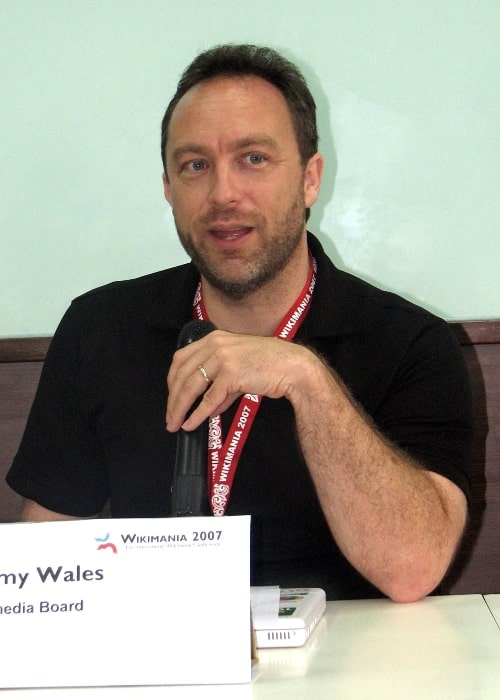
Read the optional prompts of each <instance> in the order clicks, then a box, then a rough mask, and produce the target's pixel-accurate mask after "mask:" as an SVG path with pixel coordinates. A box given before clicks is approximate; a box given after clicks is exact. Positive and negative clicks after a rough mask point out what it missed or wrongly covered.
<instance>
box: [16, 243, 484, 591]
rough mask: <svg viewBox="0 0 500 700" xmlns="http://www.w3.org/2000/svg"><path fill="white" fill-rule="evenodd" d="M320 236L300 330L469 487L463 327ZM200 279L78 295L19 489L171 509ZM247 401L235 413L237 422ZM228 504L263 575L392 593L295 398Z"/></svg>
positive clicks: (357, 389)
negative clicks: (351, 549) (176, 430)
mask: <svg viewBox="0 0 500 700" xmlns="http://www.w3.org/2000/svg"><path fill="white" fill-rule="evenodd" d="M309 242H310V246H311V249H312V252H313V254H314V256H315V257H316V260H317V264H318V279H317V283H316V289H315V292H314V298H313V302H312V306H311V310H310V312H309V314H308V316H307V318H306V320H305V322H304V324H303V325H302V327H301V329H300V331H299V333H298V335H297V337H296V341H299V342H302V343H305V344H307V345H310V346H311V347H314V348H315V349H316V350H318V351H319V352H321V353H322V355H323V356H324V357H325V358H326V359H327V360H328V362H329V363H330V365H331V366H332V367H333V368H334V369H335V370H336V371H337V372H338V373H339V375H340V376H341V377H342V379H343V381H344V382H345V383H346V385H347V386H348V388H349V389H350V391H351V392H352V394H353V395H354V397H355V399H356V400H357V401H358V402H359V403H360V404H361V405H362V406H363V407H364V409H365V410H366V412H367V413H368V414H369V415H370V416H371V417H372V419H373V420H374V422H375V424H376V425H377V426H378V427H379V429H380V430H381V431H382V432H383V433H385V434H386V435H387V436H388V437H389V438H390V439H391V440H392V441H394V442H395V443H397V444H398V445H399V446H400V447H402V448H403V449H405V450H407V451H408V452H409V453H410V454H411V455H413V456H414V457H415V458H416V459H417V460H419V461H420V463H421V464H422V465H423V466H425V467H426V468H428V469H431V470H433V471H435V472H438V473H440V474H442V475H444V476H446V477H448V478H449V479H451V480H452V481H453V482H455V483H456V484H457V485H458V486H459V487H460V488H461V489H462V490H463V491H464V492H465V494H466V496H467V497H468V498H469V496H470V482H469V476H468V452H469V441H470V435H471V422H472V421H471V409H470V396H469V385H468V378H467V372H466V369H465V365H464V361H463V358H462V354H461V350H460V347H459V346H458V343H457V342H456V340H455V337H454V335H453V333H452V332H451V331H450V329H449V327H448V326H447V324H446V323H445V322H444V321H442V320H441V319H438V318H436V317H435V316H433V315H431V314H429V313H428V312H427V311H424V310H423V309H421V308H419V307H417V306H415V305H413V304H411V303H409V302H407V301H405V300H403V299H401V298H400V297H398V296H396V295H394V294H391V293H387V292H383V291H380V290H378V289H376V288H375V287H372V286H371V285H368V284H366V283H365V282H362V281H361V280H359V279H357V278H355V277H353V276H351V275H349V274H347V273H345V272H342V271H340V270H338V269H337V268H335V267H334V266H333V264H332V263H331V261H330V260H329V259H328V258H327V257H326V255H325V253H324V252H323V250H322V248H321V246H320V244H319V242H318V241H317V240H316V239H315V238H314V237H313V236H311V235H310V236H309ZM197 282H198V273H197V271H196V269H195V268H194V266H193V265H192V264H191V263H189V264H186V265H182V266H179V267H176V268H172V269H169V270H165V271H163V272H158V273H155V274H152V275H148V276H146V277H141V278H139V279H135V280H130V281H125V282H116V283H113V284H111V285H107V286H105V287H101V288H99V289H96V290H94V291H91V292H88V293H87V294H84V295H83V296H80V297H78V298H77V299H75V300H74V301H73V303H72V304H71V306H70V308H69V310H68V311H67V312H66V314H65V316H64V318H63V319H62V321H61V323H60V325H59V327H58V329H57V332H56V333H55V335H54V339H53V341H52V343H51V346H50V349H49V352H48V354H47V359H46V361H45V365H44V368H43V372H42V376H41V379H40V385H39V388H38V391H37V394H36V398H35V401H34V404H33V407H32V410H31V413H30V416H29V419H28V423H27V427H26V431H25V434H24V437H23V440H22V442H21V445H20V447H19V451H18V453H17V455H16V457H15V460H14V463H13V465H12V467H11V470H10V472H9V474H8V476H7V481H8V483H9V484H10V486H11V487H12V488H13V489H15V490H16V491H18V492H19V493H20V494H22V495H23V496H25V497H26V498H30V499H33V500H35V501H37V502H38V503H40V504H41V505H42V506H44V507H46V508H48V509H50V510H53V511H56V512H60V513H65V514H69V515H74V516H91V515H94V514H96V513H98V512H100V511H101V509H102V508H103V506H104V505H105V503H106V501H107V500H108V499H109V501H110V506H111V512H112V515H113V516H114V517H120V518H126V517H164V516H167V515H169V512H170V498H171V496H170V494H171V485H172V475H173V467H174V462H175V450H176V441H177V439H176V436H175V435H172V434H169V433H167V432H166V430H165V406H166V399H167V387H166V375H167V371H168V368H169V366H170V363H171V361H172V355H173V353H174V351H175V347H176V343H177V336H178V334H179V331H180V329H181V327H182V326H183V325H184V324H185V323H186V322H187V321H189V320H190V319H191V317H192V301H193V296H194V292H195V288H196V285H197ZM234 408H235V407H233V408H232V409H229V410H228V411H227V412H226V413H225V414H224V416H223V423H224V427H225V429H226V430H227V427H228V425H229V422H230V420H231V418H232V415H233V412H234ZM227 513H228V515H235V514H251V515H252V562H251V564H252V583H253V584H255V585H264V584H279V585H281V586H308V585H310V586H320V587H323V588H325V590H326V591H327V595H328V597H329V598H363V597H371V596H374V595H380V592H378V591H377V590H376V589H375V588H373V586H371V584H369V583H368V582H367V581H365V580H364V579H363V578H362V577H361V576H360V575H359V574H358V573H357V572H356V571H355V570H354V569H353V567H351V565H350V564H349V563H348V562H347V561H346V559H345V558H344V557H343V555H342V554H341V553H340V551H339V550H338V548H337V546H336V544H335V542H334V540H333V538H332V536H331V534H330V531H329V528H328V526H327V524H326V521H325V519H324V517H323V514H322V511H321V508H320V506H319V502H318V499H317V496H316V493H315V489H314V487H313V484H312V481H311V478H310V476H309V472H308V469H307V467H306V465H305V463H304V460H303V458H302V455H301V452H300V449H299V448H298V445H297V440H296V435H295V429H294V415H293V410H292V407H291V405H290V404H289V402H288V401H287V400H286V399H280V400H272V399H264V400H263V402H262V405H261V408H260V410H259V413H258V414H257V417H256V419H255V422H254V424H253V427H252V430H251V433H250V436H249V438H248V441H247V443H246V444H245V447H244V450H243V453H242V457H241V461H240V464H239V468H238V472H237V474H236V478H235V481H234V485H233V491H232V495H231V501H230V503H229V507H228V511H227Z"/></svg>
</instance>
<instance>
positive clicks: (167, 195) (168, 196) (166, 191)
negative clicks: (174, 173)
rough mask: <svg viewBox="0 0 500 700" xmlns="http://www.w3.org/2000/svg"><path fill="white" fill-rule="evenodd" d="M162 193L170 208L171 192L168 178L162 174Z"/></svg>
mask: <svg viewBox="0 0 500 700" xmlns="http://www.w3.org/2000/svg"><path fill="white" fill-rule="evenodd" d="M162 177H163V192H164V194H165V199H166V200H167V202H168V203H169V204H170V206H172V191H171V189H170V182H169V181H168V177H167V176H166V175H165V173H163V175H162Z"/></svg>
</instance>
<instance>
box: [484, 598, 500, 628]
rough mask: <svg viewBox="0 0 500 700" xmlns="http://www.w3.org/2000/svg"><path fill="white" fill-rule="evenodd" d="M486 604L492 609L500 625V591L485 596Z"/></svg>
mask: <svg viewBox="0 0 500 700" xmlns="http://www.w3.org/2000/svg"><path fill="white" fill-rule="evenodd" d="M484 599H485V600H486V605H487V606H488V607H489V609H490V610H491V613H492V615H493V617H494V618H495V620H496V621H497V623H498V626H499V627H500V593H490V594H488V595H485V596H484Z"/></svg>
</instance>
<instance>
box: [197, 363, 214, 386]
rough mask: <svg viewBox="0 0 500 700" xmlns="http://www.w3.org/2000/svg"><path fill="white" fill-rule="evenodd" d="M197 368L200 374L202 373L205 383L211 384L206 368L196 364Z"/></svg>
mask: <svg viewBox="0 0 500 700" xmlns="http://www.w3.org/2000/svg"><path fill="white" fill-rule="evenodd" d="M198 369H199V370H200V372H201V374H202V376H203V379H204V380H205V381H206V383H207V384H211V383H212V380H211V379H210V377H209V376H208V374H207V370H206V369H205V368H204V367H203V365H199V366H198Z"/></svg>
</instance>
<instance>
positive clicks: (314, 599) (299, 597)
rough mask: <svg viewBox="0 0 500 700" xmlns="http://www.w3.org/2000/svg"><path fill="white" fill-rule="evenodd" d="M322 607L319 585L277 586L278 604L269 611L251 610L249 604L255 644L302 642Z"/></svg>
mask: <svg viewBox="0 0 500 700" xmlns="http://www.w3.org/2000/svg"><path fill="white" fill-rule="evenodd" d="M251 597H252V598H253V595H252V596H251ZM325 608H326V595H325V591H324V590H323V589H322V588H281V589H279V604H278V607H277V609H275V610H274V611H273V612H272V613H270V612H269V611H268V613H267V614H265V615H260V614H255V612H254V609H253V608H252V611H253V624H254V631H255V637H256V643H257V647H258V648H265V647H300V646H302V645H303V644H305V643H306V641H307V640H308V639H309V637H310V636H311V633H312V632H313V630H314V629H315V627H316V625H317V624H318V622H319V620H320V619H321V617H322V615H323V613H324V612H325Z"/></svg>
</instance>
